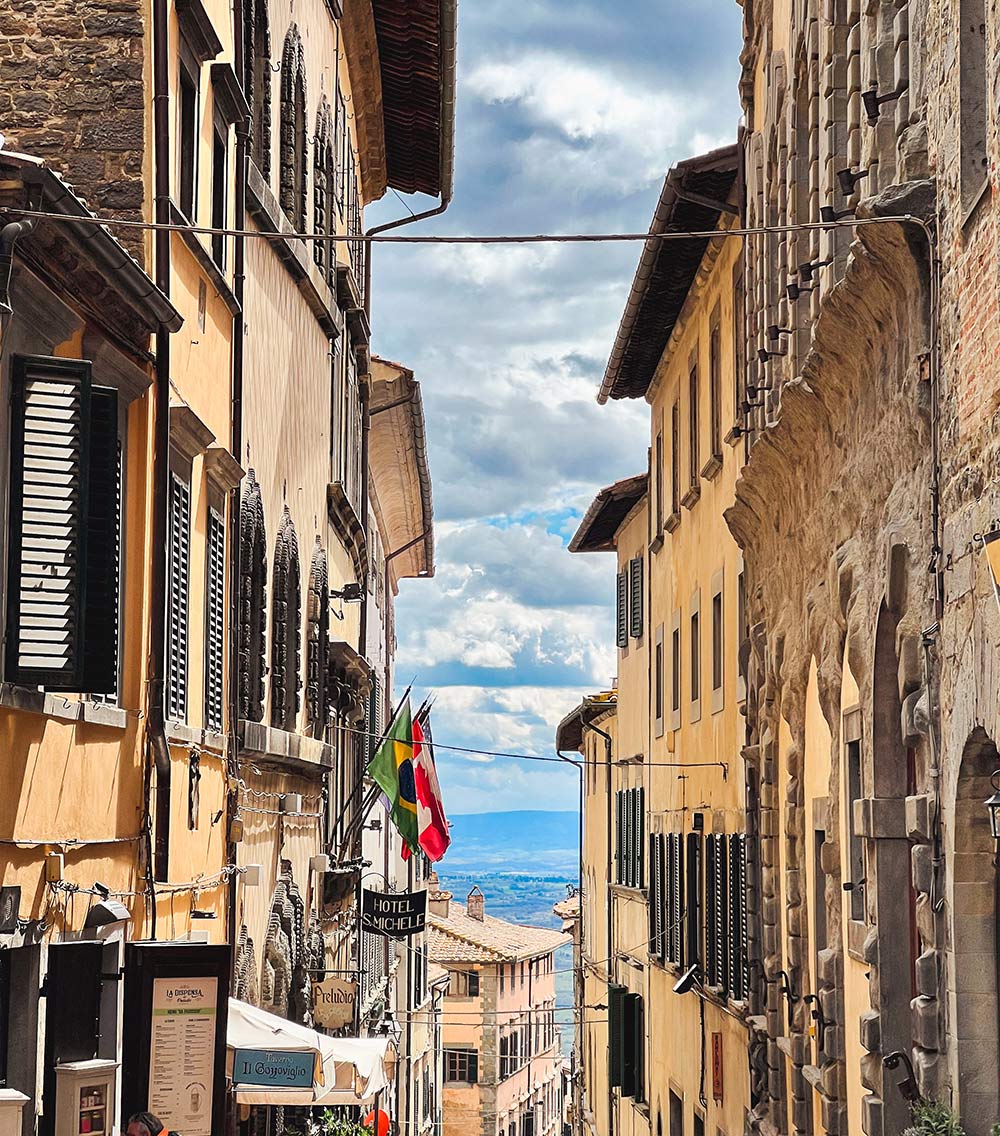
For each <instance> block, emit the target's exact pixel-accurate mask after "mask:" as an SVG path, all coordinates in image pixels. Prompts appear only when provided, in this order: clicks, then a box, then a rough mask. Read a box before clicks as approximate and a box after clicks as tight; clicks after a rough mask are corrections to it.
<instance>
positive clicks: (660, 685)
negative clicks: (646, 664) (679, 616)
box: [653, 623, 667, 738]
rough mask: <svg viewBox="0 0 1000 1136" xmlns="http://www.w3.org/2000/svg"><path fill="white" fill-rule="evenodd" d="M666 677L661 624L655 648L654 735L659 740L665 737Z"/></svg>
mask: <svg viewBox="0 0 1000 1136" xmlns="http://www.w3.org/2000/svg"><path fill="white" fill-rule="evenodd" d="M666 675H667V660H666V657H665V655H664V643H663V624H662V623H661V624H660V625H659V627H657V629H656V638H655V641H654V646H653V727H654V734H655V736H656V737H658V738H662V737H663V723H664V719H665V717H666V709H667V707H666V701H667V688H666ZM657 711H659V713H657Z"/></svg>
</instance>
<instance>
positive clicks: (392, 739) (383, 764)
mask: <svg viewBox="0 0 1000 1136" xmlns="http://www.w3.org/2000/svg"><path fill="white" fill-rule="evenodd" d="M368 775H369V776H370V777H371V778H372V780H373V781H375V782H376V783H377V784H378V785H379V787H380V788H381V789H382V791H383V792H384V793H385V795H386V796H387V797H388V798H389V815H390V816H391V817H392V823H393V824H394V825H395V826H396V829H397V830H398V832H399V835H400V836H401V837H402V838H403V840H404V841H405V842H406V843H407V844H408V845H409V848H410V851H411V852H412V853H414V854H416V853H418V852H419V851H420V842H419V839H418V835H419V830H418V827H417V786H416V781H415V780H414V776H413V721H412V718H411V716H410V700H409V698H407V699H406V700H405V701H404V703H403V705H402V706H401V707H400V708H399V711H398V713H397V714H396V717H395V720H394V721H393V723H392V726H391V728H390V730H389V733H388V734H387V735H386V739H385V741H384V742H383V743H382V744H381V745H380V746H379V749H378V753H376V754H375V756H374V757H373V758H372V760H371V763H370V764H369V766H368Z"/></svg>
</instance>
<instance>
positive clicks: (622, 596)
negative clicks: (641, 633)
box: [615, 572, 628, 647]
mask: <svg viewBox="0 0 1000 1136" xmlns="http://www.w3.org/2000/svg"><path fill="white" fill-rule="evenodd" d="M616 599H617V609H616V613H615V630H616V636H617V638H616V642H617V643H618V646H619V647H627V646H628V573H627V572H619V573H618V591H617V597H616Z"/></svg>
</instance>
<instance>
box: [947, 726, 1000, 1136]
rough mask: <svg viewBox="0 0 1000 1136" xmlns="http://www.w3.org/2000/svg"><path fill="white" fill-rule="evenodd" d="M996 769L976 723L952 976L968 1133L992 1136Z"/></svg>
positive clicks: (999, 1082)
mask: <svg viewBox="0 0 1000 1136" xmlns="http://www.w3.org/2000/svg"><path fill="white" fill-rule="evenodd" d="M997 769H1000V752H998V751H997V746H996V743H995V742H994V741H993V739H992V738H991V737H990V736H989V735H988V734H987V733H986V731H985V730H984V729H983V728H982V727H981V726H977V727H976V728H975V729H974V730H973V731H972V733H971V734H970V735H969V737H968V739H967V741H966V743H965V748H964V750H963V752H962V764H961V767H960V769H959V776H958V784H957V786H956V789H955V820H954V835H953V839H952V847H953V859H952V872H951V878H952V903H951V910H952V918H953V920H954V922H953V928H952V949H951V966H950V974H949V983H948V985H949V987H950V993H951V997H952V999H953V1005H954V1019H953V1020H954V1030H953V1036H954V1039H955V1041H954V1048H955V1053H954V1057H953V1060H954V1061H955V1064H956V1066H957V1069H958V1085H957V1088H958V1101H957V1103H958V1109H959V1111H960V1113H961V1116H962V1123H963V1125H964V1126H965V1129H966V1131H967V1133H968V1136H986V1134H987V1133H989V1131H990V1125H991V1124H993V1123H994V1122H996V1120H997V1118H998V1117H1000V1044H998V1036H997V1035H998V1018H1000V1002H998V982H997V970H998V941H997V912H998V906H997V878H998V877H997V869H996V866H995V863H994V860H995V856H996V850H995V848H994V845H993V838H992V836H991V834H990V826H989V819H988V817H987V813H986V808H985V807H984V804H983V802H984V801H985V800H986V798H987V797H989V796H990V795H991V794H992V792H993V788H992V784H991V780H990V778H991V774H992V773H993V772H994V771H995V770H997ZM959 928H961V934H960V935H958V934H957V933H956V932H957V930H958V929H959Z"/></svg>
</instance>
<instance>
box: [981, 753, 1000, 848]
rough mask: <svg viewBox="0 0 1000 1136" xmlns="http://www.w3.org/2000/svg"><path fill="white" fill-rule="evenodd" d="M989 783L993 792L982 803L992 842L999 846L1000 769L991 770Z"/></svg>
mask: <svg viewBox="0 0 1000 1136" xmlns="http://www.w3.org/2000/svg"><path fill="white" fill-rule="evenodd" d="M990 784H991V785H992V786H993V793H992V795H991V796H990V797H988V798H987V799H986V801H985V802H984V804H985V805H986V811H987V813H988V814H989V818H990V832H991V833H992V834H993V842H994V844H996V845H997V846H998V847H1000V769H996V770H994V771H993V776H992V777H991V778H990Z"/></svg>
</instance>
